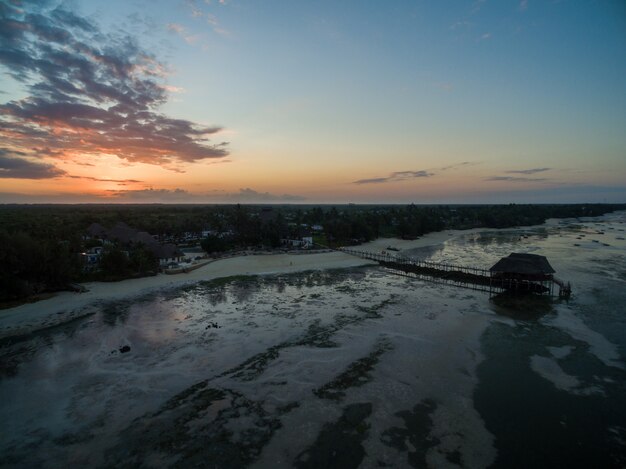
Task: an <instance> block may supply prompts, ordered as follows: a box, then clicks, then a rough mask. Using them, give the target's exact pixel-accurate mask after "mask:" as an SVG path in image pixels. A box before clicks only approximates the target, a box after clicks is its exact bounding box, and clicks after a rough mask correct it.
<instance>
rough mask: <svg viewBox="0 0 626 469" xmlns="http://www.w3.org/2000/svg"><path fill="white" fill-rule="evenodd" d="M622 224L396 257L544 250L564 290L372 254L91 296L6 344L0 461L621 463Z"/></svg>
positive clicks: (625, 258)
mask: <svg viewBox="0 0 626 469" xmlns="http://www.w3.org/2000/svg"><path fill="white" fill-rule="evenodd" d="M624 228H626V215H625V214H624V213H618V214H613V215H608V216H605V217H602V218H600V219H590V220H583V221H577V220H565V221H563V220H561V221H550V222H549V223H547V224H545V225H542V226H540V227H531V228H525V229H517V230H489V231H485V232H483V233H479V234H476V233H474V234H468V235H466V236H461V237H458V238H451V239H450V240H448V241H447V242H446V243H445V244H443V245H442V246H441V247H440V248H438V249H430V250H428V251H425V250H416V251H412V252H407V253H404V254H408V255H412V256H415V257H421V258H427V259H429V260H433V261H441V262H447V263H452V264H461V265H474V266H476V267H489V266H490V265H492V264H493V263H495V262H496V261H497V260H498V259H499V258H500V257H502V256H505V255H508V254H509V253H510V252H513V251H514V252H534V253H539V254H543V255H546V256H547V257H548V259H549V261H550V262H551V264H552V265H553V267H554V268H555V270H556V271H557V275H558V276H559V277H561V278H563V279H565V280H569V281H571V282H572V284H573V288H574V295H573V296H572V298H571V299H570V300H569V301H567V302H565V301H558V300H557V301H554V302H545V301H525V300H515V301H512V302H511V301H498V300H490V299H489V296H488V294H486V293H482V292H477V291H472V290H465V289H460V288H456V287H452V286H445V285H441V284H437V283H431V282H425V281H419V280H415V279H407V278H404V277H401V276H397V275H394V274H391V273H389V272H387V271H385V270H382V269H380V268H376V267H369V268H360V269H350V270H336V271H324V272H308V273H303V274H291V275H276V276H266V277H238V278H231V279H222V280H217V281H212V282H206V283H201V284H197V285H194V286H192V287H185V288H183V289H176V290H170V291H164V292H160V293H155V294H150V295H147V296H144V297H141V298H137V299H135V300H132V301H124V302H118V303H109V304H101V305H94V306H91V307H90V308H91V310H92V312H93V314H92V315H90V316H88V317H85V318H82V319H79V320H76V321H74V322H72V323H69V324H65V325H62V326H58V327H55V328H51V329H48V330H44V331H40V332H38V333H36V334H32V335H30V336H27V337H22V338H19V339H11V340H5V341H3V342H2V343H1V344H0V346H1V348H0V358H1V367H0V373H1V375H0V402H1V404H0V419H1V421H2V422H3V425H2V427H1V429H0V432H1V433H0V452H1V454H2V455H3V458H2V459H1V460H0V464H1V465H3V466H7V467H34V466H38V467H61V466H64V467H65V466H68V465H89V466H128V467H131V466H133V467H136V466H139V465H141V466H144V467H157V466H163V465H177V466H181V467H186V466H200V467H202V466H210V467H242V466H252V467H294V466H295V467H323V466H326V467H342V468H344V467H385V466H387V467H411V466H414V467H424V466H429V467H459V466H460V467H487V466H490V465H494V466H495V467H530V466H540V467H541V466H555V465H561V466H573V465H575V464H576V463H582V464H583V465H585V466H588V467H615V466H617V467H619V466H620V465H624V464H626V456H625V455H626V446H625V445H626V428H625V425H624V423H623V422H626V389H624V388H625V383H626V379H625V377H626V372H625V357H626V327H625V326H626V324H625V322H626V311H625V309H626V308H624V304H626V303H625V302H626V289H625V288H624V287H625V286H626V241H624V240H621V239H619V238H621V237H624V231H623V230H624ZM620 230H622V231H620ZM600 232H602V233H603V234H600ZM583 235H584V236H583ZM579 238H580V239H579ZM594 240H595V241H598V242H594ZM575 244H579V246H575ZM607 244H608V246H606V245H607ZM125 346H128V347H129V348H130V350H129V351H127V352H125V353H122V352H121V350H125V349H124V348H123V347H125Z"/></svg>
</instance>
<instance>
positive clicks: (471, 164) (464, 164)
mask: <svg viewBox="0 0 626 469" xmlns="http://www.w3.org/2000/svg"><path fill="white" fill-rule="evenodd" d="M477 164H479V163H476V162H474V161H462V162H461V163H455V164H451V165H448V166H444V167H442V168H438V169H439V170H440V171H447V170H449V169H456V168H461V167H462V166H474V165H477Z"/></svg>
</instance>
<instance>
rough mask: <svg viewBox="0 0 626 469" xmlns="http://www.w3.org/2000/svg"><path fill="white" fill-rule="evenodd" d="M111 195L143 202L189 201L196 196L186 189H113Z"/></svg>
mask: <svg viewBox="0 0 626 469" xmlns="http://www.w3.org/2000/svg"><path fill="white" fill-rule="evenodd" d="M109 195H110V196H111V197H113V198H119V199H127V200H133V201H142V202H189V201H192V200H191V199H193V198H194V195H193V194H190V193H189V192H188V191H186V190H184V189H174V190H169V189H137V190H111V191H109Z"/></svg>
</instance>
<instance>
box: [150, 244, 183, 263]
mask: <svg viewBox="0 0 626 469" xmlns="http://www.w3.org/2000/svg"><path fill="white" fill-rule="evenodd" d="M150 249H151V250H152V252H153V253H154V255H155V256H156V257H157V258H159V259H171V258H176V257H184V256H185V254H184V253H183V252H182V251H181V250H180V249H178V247H177V246H176V245H175V244H158V245H154V246H151V247H150Z"/></svg>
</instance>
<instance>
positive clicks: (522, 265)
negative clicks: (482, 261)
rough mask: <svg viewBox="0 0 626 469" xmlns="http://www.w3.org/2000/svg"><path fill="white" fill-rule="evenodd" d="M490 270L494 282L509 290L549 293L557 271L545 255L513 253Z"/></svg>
mask: <svg viewBox="0 0 626 469" xmlns="http://www.w3.org/2000/svg"><path fill="white" fill-rule="evenodd" d="M489 272H490V274H491V279H492V282H493V283H494V284H498V285H501V286H502V287H504V288H506V289H508V290H519V291H529V292H535V293H547V292H549V291H551V288H552V283H553V281H554V273H555V272H556V271H555V270H554V269H553V268H552V266H551V265H550V263H549V262H548V259H546V257H545V256H540V255H538V254H523V253H512V254H509V255H508V256H507V257H503V258H502V259H500V260H499V261H498V262H496V263H495V264H494V265H493V266H492V267H491V268H490V269H489Z"/></svg>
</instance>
